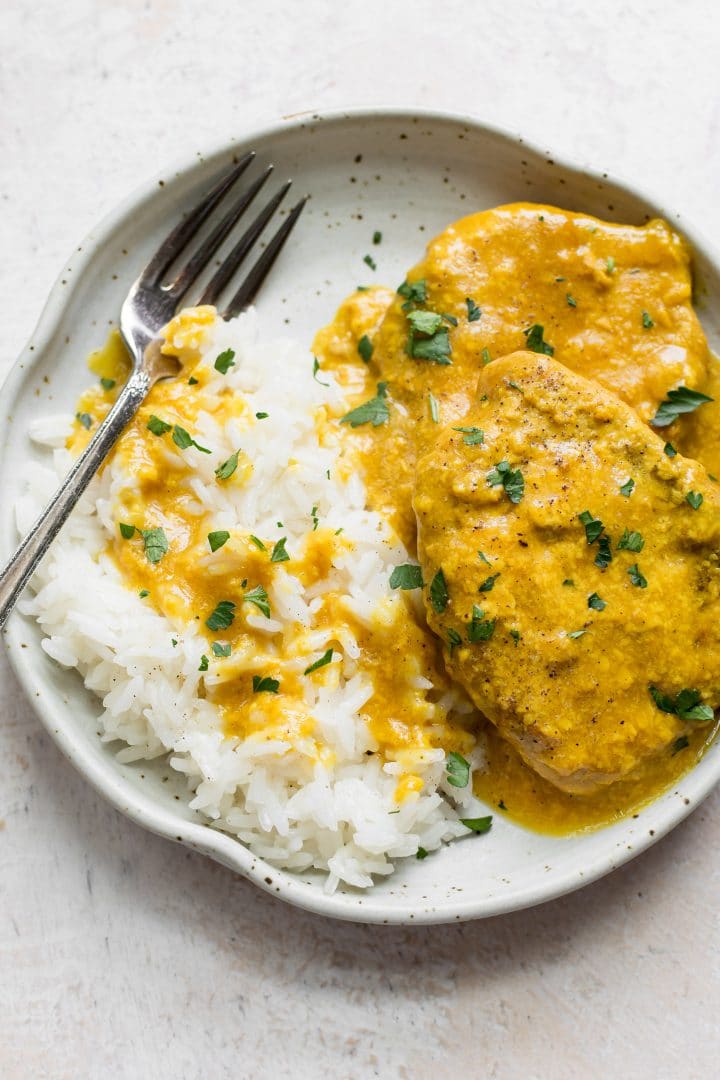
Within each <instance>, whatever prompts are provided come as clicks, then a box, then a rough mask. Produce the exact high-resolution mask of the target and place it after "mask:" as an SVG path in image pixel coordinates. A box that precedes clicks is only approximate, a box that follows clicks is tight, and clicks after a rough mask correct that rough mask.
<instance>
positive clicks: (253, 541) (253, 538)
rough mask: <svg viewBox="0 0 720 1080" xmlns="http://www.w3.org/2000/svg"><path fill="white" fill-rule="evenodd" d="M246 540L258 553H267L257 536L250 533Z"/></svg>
mask: <svg viewBox="0 0 720 1080" xmlns="http://www.w3.org/2000/svg"><path fill="white" fill-rule="evenodd" d="M248 539H249V541H250V543H251V544H254V545H255V547H256V548H257V549H258V551H267V548H266V547H265V545H264V544H263V542H262V540H261V539H260V538H259V537H258V536H253V534H252V533H250V536H249V537H248Z"/></svg>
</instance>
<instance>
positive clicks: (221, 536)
mask: <svg viewBox="0 0 720 1080" xmlns="http://www.w3.org/2000/svg"><path fill="white" fill-rule="evenodd" d="M229 539H230V533H229V532H227V530H226V529H218V530H217V532H211V533H208V544H209V545H210V550H211V551H219V550H220V548H221V547H222V546H223V545H224V544H227V542H228V540H229Z"/></svg>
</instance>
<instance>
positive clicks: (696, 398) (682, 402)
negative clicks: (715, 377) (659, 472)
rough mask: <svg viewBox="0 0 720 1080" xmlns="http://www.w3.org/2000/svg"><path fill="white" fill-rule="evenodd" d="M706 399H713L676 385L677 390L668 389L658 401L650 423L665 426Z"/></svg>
mask: <svg viewBox="0 0 720 1080" xmlns="http://www.w3.org/2000/svg"><path fill="white" fill-rule="evenodd" d="M708 401H713V398H711V397H708V395H707V394H701V393H700V391H699V390H689V389H688V388H687V386H678V388H677V390H668V395H667V397H666V398H665V400H664V401H661V402H660V405H659V407H658V411H657V412H656V413H655V415H654V417H653V418H652V420H651V421H650V423H651V424H652V425H653V427H667V426H668V425H669V424H672V423H674V421H675V420H677V418H678V416H681V415H682V414H683V413H689V412H694V411H695V409H697V408H699V407H700V405H704V404H705V403H706V402H708ZM666 453H667V451H666ZM668 456H671V455H668Z"/></svg>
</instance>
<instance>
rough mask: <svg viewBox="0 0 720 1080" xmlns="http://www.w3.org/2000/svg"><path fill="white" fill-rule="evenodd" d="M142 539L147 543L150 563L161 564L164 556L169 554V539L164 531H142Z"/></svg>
mask: <svg viewBox="0 0 720 1080" xmlns="http://www.w3.org/2000/svg"><path fill="white" fill-rule="evenodd" d="M140 532H141V533H142V538H143V540H144V541H145V554H146V555H147V558H148V562H151V563H159V562H160V560H161V559H162V557H163V555H167V553H168V548H169V545H168V539H167V536H166V535H165V530H164V529H160V528H157V529H141V530H140Z"/></svg>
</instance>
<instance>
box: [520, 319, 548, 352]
mask: <svg viewBox="0 0 720 1080" xmlns="http://www.w3.org/2000/svg"><path fill="white" fill-rule="evenodd" d="M543 330H544V327H542V326H541V325H540V323H535V324H534V326H531V327H530V328H529V329H528V330H523V334H524V335H525V348H526V349H529V350H530V352H536V353H544V354H545V356H552V355H553V354H554V352H555V350H554V348H553V347H552V345H548V343H547V341H545V340H544V339H543Z"/></svg>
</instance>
